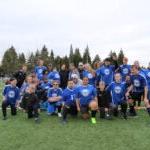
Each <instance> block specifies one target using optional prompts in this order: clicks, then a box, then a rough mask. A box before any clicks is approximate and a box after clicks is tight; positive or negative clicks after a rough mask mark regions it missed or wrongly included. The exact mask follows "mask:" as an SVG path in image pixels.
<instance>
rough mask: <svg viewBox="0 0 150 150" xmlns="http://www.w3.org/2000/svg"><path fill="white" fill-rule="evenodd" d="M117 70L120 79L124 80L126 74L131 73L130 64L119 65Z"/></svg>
mask: <svg viewBox="0 0 150 150" xmlns="http://www.w3.org/2000/svg"><path fill="white" fill-rule="evenodd" d="M119 71H120V73H121V76H122V81H125V79H126V76H128V75H130V73H131V65H121V66H120V67H119Z"/></svg>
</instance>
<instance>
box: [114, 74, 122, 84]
mask: <svg viewBox="0 0 150 150" xmlns="http://www.w3.org/2000/svg"><path fill="white" fill-rule="evenodd" d="M115 81H116V82H117V83H119V82H120V81H121V75H120V73H116V74H115Z"/></svg>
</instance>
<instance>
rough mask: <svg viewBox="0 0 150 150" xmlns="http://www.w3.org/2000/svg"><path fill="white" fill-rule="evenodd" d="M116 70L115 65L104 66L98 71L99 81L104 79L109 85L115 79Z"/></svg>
mask: <svg viewBox="0 0 150 150" xmlns="http://www.w3.org/2000/svg"><path fill="white" fill-rule="evenodd" d="M114 71H115V66H114V65H109V66H105V65H104V66H102V67H101V68H99V69H98V70H97V71H96V73H97V82H99V81H104V82H105V84H106V85H107V86H108V85H109V84H110V83H111V82H112V81H113V76H114Z"/></svg>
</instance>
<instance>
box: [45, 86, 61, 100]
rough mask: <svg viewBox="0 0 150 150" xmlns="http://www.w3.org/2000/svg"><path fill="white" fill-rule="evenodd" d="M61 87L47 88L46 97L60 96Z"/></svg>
mask: <svg viewBox="0 0 150 150" xmlns="http://www.w3.org/2000/svg"><path fill="white" fill-rule="evenodd" d="M62 94H63V92H62V89H61V88H57V89H54V88H50V89H49V90H48V93H47V97H48V98H50V97H58V96H60V97H62Z"/></svg>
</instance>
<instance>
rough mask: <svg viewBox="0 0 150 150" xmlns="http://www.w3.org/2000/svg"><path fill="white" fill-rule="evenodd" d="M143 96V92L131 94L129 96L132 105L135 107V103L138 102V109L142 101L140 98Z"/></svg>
mask: <svg viewBox="0 0 150 150" xmlns="http://www.w3.org/2000/svg"><path fill="white" fill-rule="evenodd" d="M143 95H144V93H143V92H141V93H138V92H133V93H132V94H131V97H132V99H133V104H134V106H136V102H138V107H140V106H141V99H142V96H143Z"/></svg>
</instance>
